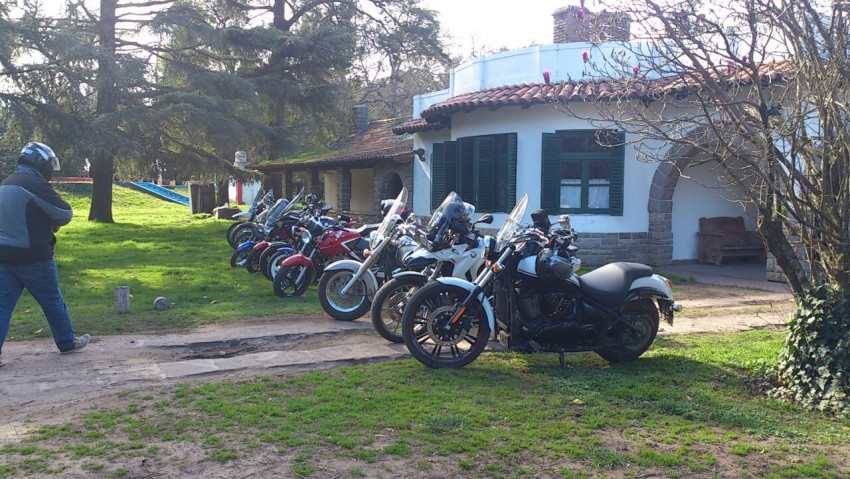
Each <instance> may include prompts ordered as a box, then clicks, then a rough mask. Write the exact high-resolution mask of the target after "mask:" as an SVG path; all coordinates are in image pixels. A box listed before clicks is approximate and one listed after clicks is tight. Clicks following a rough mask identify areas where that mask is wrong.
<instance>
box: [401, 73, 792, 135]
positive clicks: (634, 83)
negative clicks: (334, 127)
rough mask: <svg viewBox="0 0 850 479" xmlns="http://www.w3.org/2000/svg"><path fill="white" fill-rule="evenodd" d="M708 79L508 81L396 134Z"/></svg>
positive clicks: (649, 94)
mask: <svg viewBox="0 0 850 479" xmlns="http://www.w3.org/2000/svg"><path fill="white" fill-rule="evenodd" d="M793 73H794V68H793V65H792V64H791V63H790V62H784V61H783V62H770V63H764V64H762V65H761V66H760V72H759V76H760V78H761V81H763V82H769V83H774V82H779V81H782V80H785V79H788V78H789V76H791V75H793ZM710 75H711V77H712V78H714V79H719V78H720V77H721V76H723V77H726V78H725V80H726V81H727V82H729V83H732V84H737V85H748V84H752V83H753V75H750V74H749V72H747V71H746V70H743V69H736V70H733V71H729V72H727V71H726V69H725V68H721V69H720V70H717V71H714V72H711V73H710ZM705 83H706V82H705V81H704V79H703V78H702V77H701V76H700V75H698V74H696V73H694V74H691V75H685V76H676V77H667V78H659V79H655V80H641V79H627V80H599V81H574V80H573V81H566V82H558V83H523V84H518V85H506V86H500V87H494V88H488V89H486V90H479V91H474V92H469V93H464V94H462V95H458V96H455V97H452V98H449V99H447V100H444V101H441V102H439V103H436V104H434V105H431V106H430V107H428V108H426V109H425V110H423V111H422V113H421V116H422V118H419V119H415V120H408V121H406V122H404V123H402V124H400V125H398V126H396V127H395V128H393V132H395V133H396V134H407V133H414V132H417V131H426V130H431V129H436V128H438V127H439V128H442V127H444V126H446V125H447V124H448V122H449V121H450V118H451V115H453V114H455V113H459V112H468V111H472V110H475V109H477V108H485V107H486V108H491V109H497V108H501V107H503V106H520V107H523V108H528V107H529V106H532V105H538V104H543V103H557V102H577V101H597V100H613V99H642V100H647V101H652V100H656V99H661V98H663V97H665V96H668V95H675V94H679V93H688V92H692V91H695V90H696V89H698V88H700V85H704V84H705Z"/></svg>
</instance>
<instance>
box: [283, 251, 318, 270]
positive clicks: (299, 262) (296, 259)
mask: <svg viewBox="0 0 850 479" xmlns="http://www.w3.org/2000/svg"><path fill="white" fill-rule="evenodd" d="M287 266H306V267H308V268H311V269H315V268H316V265H314V264H313V260H311V259H310V258H308V257H306V256H304V255H303V254H301V253H298V254H294V255H292V256H290V257H288V258H286V259H285V260H283V262H282V263H280V267H281V268H283V267H287Z"/></svg>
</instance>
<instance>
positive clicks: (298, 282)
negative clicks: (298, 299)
mask: <svg viewBox="0 0 850 479" xmlns="http://www.w3.org/2000/svg"><path fill="white" fill-rule="evenodd" d="M314 279H316V277H315V271H314V270H313V269H311V268H308V267H307V266H282V267H281V268H280V269H279V270H278V271H277V273H276V274H275V276H274V282H273V283H272V289H274V294H276V295H277V296H279V297H281V298H291V297H293V296H301V295H302V294H304V292H305V291H307V287H309V286H310V283H312V282H313V280H314Z"/></svg>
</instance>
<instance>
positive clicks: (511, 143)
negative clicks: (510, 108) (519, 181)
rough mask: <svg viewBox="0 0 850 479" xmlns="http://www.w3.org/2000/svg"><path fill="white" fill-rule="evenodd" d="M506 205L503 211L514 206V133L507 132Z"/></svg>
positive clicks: (509, 209)
mask: <svg viewBox="0 0 850 479" xmlns="http://www.w3.org/2000/svg"><path fill="white" fill-rule="evenodd" d="M507 183H508V184H507V187H508V205H507V209H506V210H505V211H511V210H513V209H514V206H516V133H510V134H508V171H507Z"/></svg>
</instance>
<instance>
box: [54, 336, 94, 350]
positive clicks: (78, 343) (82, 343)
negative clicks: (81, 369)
mask: <svg viewBox="0 0 850 479" xmlns="http://www.w3.org/2000/svg"><path fill="white" fill-rule="evenodd" d="M89 341H91V336H89V335H88V334H84V335H82V336H80V337H78V338H74V347H72V348H71V349H69V350H67V351H61V353H62V354H68V353H73V352H76V351H79V350H81V349H83V348H84V347H86V346H88V344H89Z"/></svg>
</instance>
